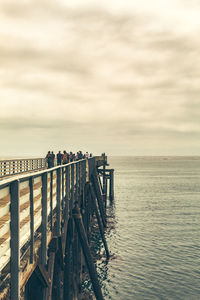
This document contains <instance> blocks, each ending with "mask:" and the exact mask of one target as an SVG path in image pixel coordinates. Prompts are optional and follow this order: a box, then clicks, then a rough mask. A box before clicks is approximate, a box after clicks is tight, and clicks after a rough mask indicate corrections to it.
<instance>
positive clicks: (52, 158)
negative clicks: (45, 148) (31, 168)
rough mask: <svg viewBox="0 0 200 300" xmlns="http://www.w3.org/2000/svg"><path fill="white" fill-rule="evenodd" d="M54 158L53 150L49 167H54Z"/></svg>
mask: <svg viewBox="0 0 200 300" xmlns="http://www.w3.org/2000/svg"><path fill="white" fill-rule="evenodd" d="M54 159H55V154H54V153H53V151H52V152H51V168H53V167H54Z"/></svg>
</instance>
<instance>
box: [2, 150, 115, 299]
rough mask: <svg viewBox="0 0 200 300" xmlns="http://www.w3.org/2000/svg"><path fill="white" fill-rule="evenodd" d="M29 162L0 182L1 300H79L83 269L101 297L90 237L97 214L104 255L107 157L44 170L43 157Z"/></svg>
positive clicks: (111, 191)
mask: <svg viewBox="0 0 200 300" xmlns="http://www.w3.org/2000/svg"><path fill="white" fill-rule="evenodd" d="M19 161H20V162H22V161H23V160H19ZM30 161H31V160H30ZM43 163H45V162H43ZM26 164H27V163H26ZM28 164H29V166H30V171H31V172H29V173H24V174H21V173H23V172H27V171H29V170H27V169H26V168H21V169H20V166H21V165H20V163H19V165H18V171H16V170H15V172H14V173H13V175H14V174H16V173H20V174H19V175H14V176H11V177H9V178H7V179H6V178H1V179H2V180H1V181H0V299H2V300H4V299H5V300H6V299H10V300H20V299H24V300H35V299H41V300H51V299H56V300H59V299H61V300H62V299H63V300H76V299H83V298H81V297H82V296H81V284H82V282H83V280H84V279H83V274H84V272H86V270H87V271H88V274H89V276H90V279H91V282H92V286H93V291H94V295H95V297H96V299H99V300H102V299H103V296H102V292H101V287H100V285H99V282H98V275H97V271H96V268H95V265H94V263H93V258H92V255H91V253H90V245H89V237H90V233H91V230H92V223H93V221H94V219H96V222H97V224H98V227H99V231H100V235H101V238H102V243H103V245H104V248H105V256H106V258H107V259H109V249H108V246H107V243H106V240H105V237H104V230H105V227H106V207H107V198H108V197H107V190H108V189H107V186H108V181H109V198H110V201H113V198H114V185H113V184H114V183H113V169H109V170H108V169H106V166H107V157H106V156H105V154H104V155H102V156H96V157H92V158H89V159H82V160H79V161H75V162H71V163H68V164H66V165H61V166H57V167H54V168H51V169H44V170H39V169H41V167H44V165H42V161H41V164H39V163H37V164H36V165H34V164H33V163H31V162H29V163H28ZM2 165H3V166H5V165H6V164H1V166H2ZM14 166H15V164H14ZM31 166H33V168H36V169H38V170H37V171H35V172H33V168H32V169H31ZM11 169H12V171H13V167H12V168H11ZM1 170H2V169H1ZM20 170H21V172H20ZM3 172H5V168H4V169H3ZM6 175H11V174H7V173H6V174H5V176H6Z"/></svg>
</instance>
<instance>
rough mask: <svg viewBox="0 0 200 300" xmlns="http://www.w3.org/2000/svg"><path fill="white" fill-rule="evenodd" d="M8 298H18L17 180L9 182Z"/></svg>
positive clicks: (18, 228) (18, 236)
mask: <svg viewBox="0 0 200 300" xmlns="http://www.w3.org/2000/svg"><path fill="white" fill-rule="evenodd" d="M10 195H11V205H10V215H11V222H10V237H11V239H10V248H11V259H10V274H11V278H10V300H19V299H20V288H19V268H20V246H19V244H20V235H19V232H20V224H19V220H20V218H19V181H18V180H15V181H13V182H11V184H10Z"/></svg>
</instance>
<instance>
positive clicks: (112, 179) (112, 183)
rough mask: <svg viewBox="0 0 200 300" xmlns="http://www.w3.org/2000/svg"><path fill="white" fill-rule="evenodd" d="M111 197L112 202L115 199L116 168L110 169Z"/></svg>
mask: <svg viewBox="0 0 200 300" xmlns="http://www.w3.org/2000/svg"><path fill="white" fill-rule="evenodd" d="M109 198H110V202H112V201H113V199H114V169H111V170H110V186H109Z"/></svg>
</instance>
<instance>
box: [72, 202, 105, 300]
mask: <svg viewBox="0 0 200 300" xmlns="http://www.w3.org/2000/svg"><path fill="white" fill-rule="evenodd" d="M73 218H74V222H75V226H76V230H77V232H78V236H79V240H80V242H81V246H82V250H83V254H84V257H85V261H86V264H87V268H88V271H89V274H90V278H91V281H92V286H93V290H94V293H95V296H96V299H97V300H103V295H102V292H101V287H100V284H99V281H98V275H97V271H96V268H95V266H94V263H93V260H92V256H91V253H90V248H89V245H88V241H87V236H86V233H85V229H84V225H83V222H82V216H81V213H80V209H79V207H78V205H77V204H76V205H75V207H74V208H73Z"/></svg>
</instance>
